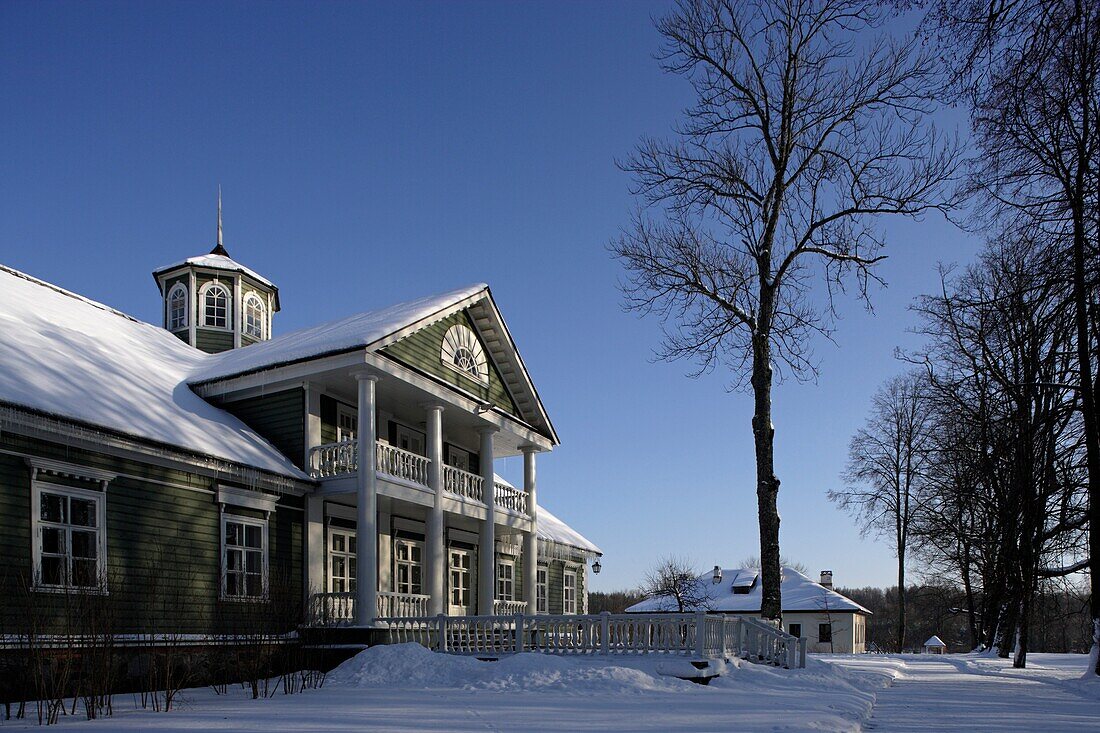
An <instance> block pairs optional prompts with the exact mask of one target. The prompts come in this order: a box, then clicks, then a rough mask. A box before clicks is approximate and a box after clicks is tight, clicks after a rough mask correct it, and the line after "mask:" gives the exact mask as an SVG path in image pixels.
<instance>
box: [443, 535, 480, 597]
mask: <svg viewBox="0 0 1100 733" xmlns="http://www.w3.org/2000/svg"><path fill="white" fill-rule="evenodd" d="M456 556H457V557H463V558H465V567H463V566H461V565H459V566H456V565H455V564H454V558H455V557H456ZM456 574H457V575H458V577H460V578H464V579H465V581H466V584H465V585H464V586H457V585H455V583H454V579H455V575H456ZM473 580H474V557H473V553H472V552H470V551H469V550H467V549H465V548H461V547H448V548H447V600H448V603H449V605H450V606H451V607H452V608H454V607H462V608H469V607H470V606H471V605H472V604H473V600H474V590H475V589H474V586H473ZM455 591H458V592H459V598H458V600H460V601H461V600H462V597H461V596H462V592H465V594H466V603H455V602H454V601H455Z"/></svg>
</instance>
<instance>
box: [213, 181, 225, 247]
mask: <svg viewBox="0 0 1100 733" xmlns="http://www.w3.org/2000/svg"><path fill="white" fill-rule="evenodd" d="M210 254H212V255H221V256H222V257H228V256H229V252H227V251H226V250H225V247H224V246H222V185H221V184H220V183H219V184H218V243H217V244H216V245H215V246H214V249H212V250H210Z"/></svg>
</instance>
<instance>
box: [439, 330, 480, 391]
mask: <svg viewBox="0 0 1100 733" xmlns="http://www.w3.org/2000/svg"><path fill="white" fill-rule="evenodd" d="M460 349H465V350H466V351H468V352H469V355H470V358H471V359H473V367H474V369H476V370H477V374H474V373H473V372H470V371H467V370H466V369H463V368H462V367H460V366H458V364H456V363H455V357H457V356H458V351H459V350H460ZM439 360H440V362H442V363H443V366H445V367H447V368H448V369H450V370H452V371H455V372H457V373H459V374H461V375H462V376H464V377H465V378H466V379H469V380H471V381H473V382H476V383H478V384H480V385H482V386H483V387H488V386H489V355H488V354H487V353H486V352H485V346H484V344H482V343H481V337H480V336H478V334H477V332H476V331H474V330H473V329H472V328H470V327H469V326H467V325H466V324H465V323H456V324H454V325H453V326H451V327H450V328H448V329H447V332H446V333H444V334H443V341H442V343H441V344H440V347H439Z"/></svg>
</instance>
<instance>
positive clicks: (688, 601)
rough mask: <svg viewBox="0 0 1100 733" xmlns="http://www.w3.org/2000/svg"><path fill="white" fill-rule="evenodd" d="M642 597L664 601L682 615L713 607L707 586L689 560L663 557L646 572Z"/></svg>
mask: <svg viewBox="0 0 1100 733" xmlns="http://www.w3.org/2000/svg"><path fill="white" fill-rule="evenodd" d="M639 590H640V591H641V594H642V595H643V596H645V597H646V598H650V599H653V600H656V601H658V602H660V603H661V604H662V605H665V606H667V608H662V609H661V610H662V611H671V610H673V606H675V610H676V611H679V612H680V613H684V612H685V611H700V610H706V609H708V608H709V606H710V596H709V594H708V593H707V583H706V581H705V580H704V579H703V578H702V576H700V575H699V573H698V572H696V571H695V569H694V568H692V566H691V564H690V563H689V562H687V561H686V560H684V559H682V558H678V557H665V558H662V559H661V560H660V561H659V562H658V563H657V565H656V567H654V568H653V569H652V570H651V571H649V572H648V573H646V576H645V580H643V581H642V587H641V588H640V589H639Z"/></svg>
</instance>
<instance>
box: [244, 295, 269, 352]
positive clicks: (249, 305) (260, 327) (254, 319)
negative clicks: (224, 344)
mask: <svg viewBox="0 0 1100 733" xmlns="http://www.w3.org/2000/svg"><path fill="white" fill-rule="evenodd" d="M266 324H267V309H266V308H264V304H263V301H261V300H260V299H259V297H257V296H256V294H255V293H252V294H250V295H249V296H248V298H246V299H245V301H244V335H245V336H250V337H252V338H254V339H257V340H263V337H264V328H265V327H266Z"/></svg>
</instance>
